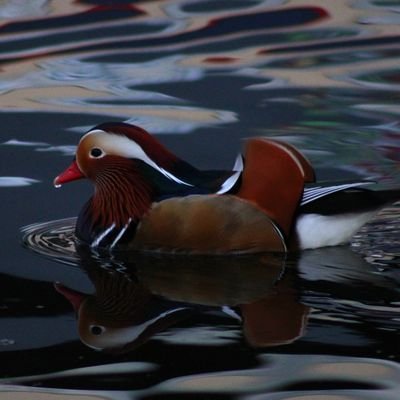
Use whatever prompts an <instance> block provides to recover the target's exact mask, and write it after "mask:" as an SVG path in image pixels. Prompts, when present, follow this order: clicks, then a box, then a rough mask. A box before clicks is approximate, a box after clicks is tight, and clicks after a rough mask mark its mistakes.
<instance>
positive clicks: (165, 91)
mask: <svg viewBox="0 0 400 400" xmlns="http://www.w3.org/2000/svg"><path fill="white" fill-rule="evenodd" d="M399 12H400V8H399V6H398V4H397V2H390V1H372V0H360V1H355V2H353V1H349V0H337V1H335V2H332V1H319V2H317V4H316V3H315V2H314V3H313V4H311V5H310V3H307V2H304V1H295V0H293V1H281V0H254V1H253V0H249V1H241V0H237V1H236V0H235V1H224V0H217V1H207V0H186V1H185V0H182V1H177V0H170V1H152V0H149V1H100V0H98V1H96V0H87V1H83V0H81V1H69V0H68V1H61V0H53V1H46V0H33V1H30V2H20V1H17V0H11V1H8V2H3V3H2V4H0V17H1V25H0V46H1V48H2V51H1V52H0V68H1V69H0V72H1V74H0V94H1V99H2V102H1V111H2V113H1V120H2V139H1V145H0V152H1V157H2V163H1V166H2V169H1V173H0V174H1V176H0V190H1V192H2V199H3V203H2V204H4V206H3V208H2V210H3V211H2V222H3V230H2V239H3V243H4V244H3V246H2V248H3V257H2V261H3V263H2V267H1V278H2V280H1V282H2V283H1V284H0V285H1V288H2V290H1V292H2V296H1V297H0V317H1V320H0V324H1V328H2V329H1V332H2V333H1V334H0V351H1V354H2V360H3V363H2V367H0V376H1V378H2V382H3V383H4V386H1V387H0V398H1V396H2V395H4V396H7V393H10V392H12V393H13V394H12V397H11V398H13V399H19V398H26V387H25V388H24V386H22V385H28V386H29V387H30V388H29V392H30V394H29V396H30V398H44V397H43V396H44V395H45V394H46V396H47V397H48V398H49V399H51V398H54V397H55V396H61V395H63V396H72V395H73V394H78V393H79V394H80V395H81V396H86V397H87V398H116V399H119V398H121V399H122V398H123V399H126V398H143V399H148V398H174V399H178V398H188V396H189V395H190V396H192V397H193V398H213V399H215V398H233V397H235V396H240V397H243V398H249V399H267V398H268V399H295V398H296V399H300V398H311V397H312V398H315V399H317V398H326V399H328V398H332V399H346V400H347V399H363V400H364V399H370V398H377V397H379V398H387V399H397V398H398V391H399V388H398V377H399V371H398V357H399V352H398V350H397V347H398V346H397V341H398V333H397V332H398V329H399V318H398V311H399V308H398V307H399V301H400V299H399V295H398V289H397V287H398V282H399V279H400V277H399V274H398V272H397V267H398V257H399V255H398V254H399V244H398V232H399V222H398V221H397V220H398V218H397V216H398V208H396V207H394V208H391V209H390V210H388V211H386V212H385V213H383V214H382V215H381V216H380V217H379V218H378V219H377V220H376V221H375V222H373V223H372V224H370V225H369V226H367V227H366V228H364V229H363V231H362V232H361V233H360V234H359V235H357V236H356V237H355V238H354V240H353V243H352V246H351V247H349V248H347V247H346V248H332V249H322V250H318V251H313V252H305V253H304V254H301V255H299V256H293V257H289V258H288V259H285V260H282V259H272V260H271V259H269V258H268V257H267V258H265V257H261V256H260V257H258V256H257V257H250V258H238V259H232V260H231V259H229V260H228V259H226V260H223V261H222V260H220V259H218V260H217V259H202V258H197V259H196V260H191V259H190V258H189V259H187V258H178V259H176V258H173V257H172V258H157V257H155V258H154V257H153V258H151V257H150V258H140V257H139V258H135V259H134V260H128V261H127V260H122V261H121V260H113V259H112V260H104V258H102V257H101V255H100V256H99V257H93V255H88V254H85V253H84V254H82V253H81V252H77V251H76V249H75V247H74V245H73V243H72V242H71V241H70V232H71V229H70V227H71V221H70V220H65V221H63V222H61V223H59V222H55V223H51V224H47V223H45V224H43V225H40V224H39V225H33V226H31V227H30V228H28V231H29V234H30V236H28V237H29V240H30V247H31V248H33V249H34V250H35V251H37V252H39V253H41V254H42V256H43V255H44V256H45V257H37V256H35V255H33V254H32V253H31V252H30V251H26V250H23V249H21V244H20V241H21V233H20V228H21V227H22V226H26V225H28V224H31V223H34V222H39V223H40V222H44V221H49V220H58V219H60V218H65V217H70V216H74V215H76V214H77V212H78V210H79V209H80V206H81V204H82V202H83V201H84V200H85V199H86V197H88V196H89V194H90V191H91V188H90V187H88V185H86V184H85V183H83V182H82V183H76V185H72V186H70V187H66V188H63V190H62V191H55V190H54V189H53V188H52V187H51V182H52V179H53V178H54V176H55V175H56V174H57V172H58V171H60V170H61V169H62V168H63V167H64V166H65V165H66V164H67V163H68V161H69V157H71V154H73V152H74V148H75V145H76V143H77V141H78V139H79V137H80V135H81V133H82V132H84V131H85V130H86V129H87V128H90V127H92V126H94V125H96V124H98V123H100V122H104V121H107V120H123V121H129V122H133V123H136V124H138V125H141V126H143V127H145V128H147V129H148V130H149V131H150V132H152V133H154V134H157V135H159V137H160V140H162V141H163V143H165V144H166V145H167V146H168V147H170V148H171V149H173V151H174V152H176V153H177V154H179V155H180V156H181V157H183V158H185V159H187V160H189V161H191V162H193V163H194V164H195V165H197V166H198V167H200V168H229V167H230V166H231V165H232V164H233V162H234V159H235V157H236V154H237V152H238V151H239V150H240V148H241V141H242V139H243V138H246V137H251V136H257V135H266V136H273V137H279V138H281V139H284V140H287V141H289V142H291V143H293V144H295V145H296V146H298V147H299V148H300V149H302V150H303V151H304V152H305V153H306V154H307V156H308V157H309V158H310V159H311V161H312V163H313V165H315V167H316V169H317V174H318V176H319V177H320V178H327V179H335V178H338V177H340V178H341V179H347V178H353V177H358V178H360V177H361V178H366V179H376V180H379V181H380V182H381V183H382V185H384V186H390V185H398V184H400V173H399V167H398V162H399V143H400V140H399V133H400V125H399V122H398V120H399V107H398V104H399V100H400V95H399V93H400V92H399V67H398V65H399V57H400V54H399V51H400V48H399V45H398V43H399V40H400V25H399V21H400V14H399ZM27 240H28V239H27ZM54 282H58V283H57V284H56V286H55V287H54V285H53V283H54ZM55 289H56V290H55ZM57 291H58V292H60V293H61V294H62V295H64V296H66V297H67V298H68V299H69V301H70V302H72V303H73V305H74V306H75V309H76V310H75V311H73V308H72V307H71V304H70V303H69V302H68V301H66V300H65V299H64V297H63V296H62V295H60V293H57ZM82 310H83V311H82ZM75 313H77V314H76V315H75ZM106 328H107V333H110V332H111V334H110V335H104V332H105V331H106ZM93 348H95V349H97V350H99V349H101V350H102V351H100V352H99V351H94V350H93ZM110 351H111V354H110ZM36 386H41V387H44V388H46V389H42V388H40V389H39V388H37V387H36ZM34 387H35V388H34ZM49 388H52V389H49ZM45 392H46V393H45ZM35 396H36V397H35ZM40 396H42V397H40ZM57 398H59V397H57ZM84 398H85V397H84Z"/></svg>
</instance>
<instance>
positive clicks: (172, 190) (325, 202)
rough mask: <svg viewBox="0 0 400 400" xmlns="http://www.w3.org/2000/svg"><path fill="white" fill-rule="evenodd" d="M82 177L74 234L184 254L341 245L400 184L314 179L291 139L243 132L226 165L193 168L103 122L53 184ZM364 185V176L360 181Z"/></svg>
mask: <svg viewBox="0 0 400 400" xmlns="http://www.w3.org/2000/svg"><path fill="white" fill-rule="evenodd" d="M80 178H88V179H89V180H91V181H92V182H93V183H94V189H95V190H94V194H93V196H92V197H91V198H90V199H89V201H88V202H87V203H86V204H85V205H84V207H83V208H82V210H81V212H80V213H79V216H78V219H77V224H76V237H77V238H78V240H79V241H80V242H83V243H87V244H90V246H91V247H94V248H106V249H109V250H112V249H128V250H145V251H148V250H149V251H185V252H190V253H203V254H205V253H214V254H215V253H220V254H221V253H222V254H224V253H235V252H236V253H246V252H247V253H252V252H265V251H272V252H287V251H288V250H294V249H296V250H303V249H312V248H319V247H324V246H335V245H339V244H343V243H346V242H348V241H349V240H350V238H351V237H352V235H353V234H354V233H355V232H356V231H357V230H358V229H359V228H360V227H361V226H362V225H364V224H365V223H366V222H367V221H368V220H370V219H371V218H372V217H373V216H374V215H375V214H376V213H377V212H378V211H379V209H381V208H382V207H384V206H385V205H387V204H389V203H393V202H394V201H396V200H397V199H399V198H400V190H385V191H374V190H368V189H365V188H364V185H366V184H368V182H350V183H333V184H332V183H330V184H321V185H319V184H316V183H315V174H314V170H313V168H312V166H311V164H310V162H309V161H308V160H307V159H306V158H305V157H304V155H303V154H301V153H300V152H299V151H298V150H297V149H296V148H294V147H293V146H291V145H289V144H287V143H285V142H281V141H278V140H272V139H266V138H251V139H249V140H248V141H247V143H246V149H245V152H244V156H243V157H242V156H239V157H238V158H237V160H236V163H235V166H234V168H233V170H232V171H214V170H210V171H208V170H207V171H201V170H199V169H197V168H195V167H194V166H192V165H191V164H189V163H187V162H186V161H184V160H182V159H180V158H178V157H177V156H176V155H174V154H173V153H172V152H170V151H169V150H168V149H167V148H166V147H164V146H163V145H162V144H161V143H160V142H159V141H158V140H157V139H156V138H155V137H154V136H152V135H150V134H149V133H148V132H147V131H146V130H144V129H142V128H140V127H138V126H134V125H130V124H126V123H117V122H115V123H114V122H110V123H104V124H101V125H98V126H96V127H95V128H93V129H91V130H90V131H88V132H87V133H86V134H85V135H84V136H83V137H82V138H81V140H80V142H79V144H78V147H77V150H76V156H75V159H74V160H73V162H72V164H71V165H70V166H69V167H68V168H67V169H66V170H65V171H64V172H62V173H61V174H60V175H58V176H57V177H56V178H55V180H54V184H55V186H56V187H59V186H61V185H62V184H64V183H66V182H70V181H73V180H77V179H80ZM369 183H370V182H369Z"/></svg>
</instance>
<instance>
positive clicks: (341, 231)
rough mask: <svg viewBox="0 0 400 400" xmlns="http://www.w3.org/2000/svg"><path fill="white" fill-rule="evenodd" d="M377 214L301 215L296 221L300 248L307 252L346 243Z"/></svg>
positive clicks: (369, 212)
mask: <svg viewBox="0 0 400 400" xmlns="http://www.w3.org/2000/svg"><path fill="white" fill-rule="evenodd" d="M376 213H377V211H368V212H364V213H346V214H339V215H320V214H301V215H299V217H298V218H297V221H296V233H297V237H298V241H299V247H300V249H301V250H306V249H316V248H318V247H326V246H337V245H339V244H343V243H346V242H348V241H349V240H350V239H351V237H352V236H353V235H354V234H355V233H356V232H357V231H358V230H359V229H360V228H361V227H362V226H363V225H364V224H366V223H367V222H368V221H369V220H370V219H372V217H373V216H374V215H375V214H376Z"/></svg>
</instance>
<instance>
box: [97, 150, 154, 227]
mask: <svg viewBox="0 0 400 400" xmlns="http://www.w3.org/2000/svg"><path fill="white" fill-rule="evenodd" d="M107 157H108V158H109V159H108V160H107V164H108V165H107V168H103V170H102V171H100V172H99V173H98V174H97V175H96V179H95V193H94V195H93V198H92V216H93V220H94V221H97V222H98V223H100V225H102V226H104V227H108V226H111V225H112V224H115V225H116V227H117V228H121V227H123V226H124V225H125V224H127V223H128V221H129V219H132V220H133V221H136V222H137V221H139V220H140V219H141V218H142V216H143V215H144V214H145V213H146V212H147V211H148V210H149V208H150V206H151V203H152V192H153V190H152V188H151V187H150V185H149V184H148V183H147V182H146V181H145V180H144V179H143V177H142V176H141V175H140V174H139V173H136V172H135V170H134V169H133V168H132V167H131V166H130V165H129V164H130V162H127V161H125V160H123V159H118V157H112V156H107Z"/></svg>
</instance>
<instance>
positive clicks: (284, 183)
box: [237, 138, 315, 237]
mask: <svg viewBox="0 0 400 400" xmlns="http://www.w3.org/2000/svg"><path fill="white" fill-rule="evenodd" d="M314 180H315V175H314V170H313V168H312V166H311V164H310V162H309V161H308V160H307V159H306V158H305V157H304V156H303V155H302V154H301V153H300V152H299V151H298V150H296V149H295V148H294V147H292V146H291V145H289V144H287V143H284V142H280V141H277V140H271V139H263V138H254V139H250V140H249V141H248V142H247V146H246V150H245V165H244V170H243V174H242V184H241V187H240V189H239V191H238V193H237V196H238V197H240V198H242V199H245V200H248V201H250V202H252V203H255V204H256V205H257V206H258V207H260V208H261V209H262V210H263V211H264V212H265V213H266V214H267V215H268V216H269V217H271V219H272V220H273V221H274V222H275V223H276V224H277V225H278V226H279V227H280V228H281V230H282V231H283V233H284V234H285V235H286V237H288V236H289V234H290V231H291V228H292V222H293V218H294V214H295V212H296V210H297V207H298V205H299V202H300V200H301V197H302V194H303V189H304V183H306V182H307V183H308V182H314Z"/></svg>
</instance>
